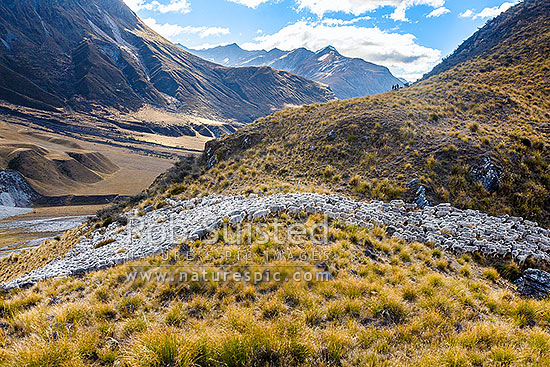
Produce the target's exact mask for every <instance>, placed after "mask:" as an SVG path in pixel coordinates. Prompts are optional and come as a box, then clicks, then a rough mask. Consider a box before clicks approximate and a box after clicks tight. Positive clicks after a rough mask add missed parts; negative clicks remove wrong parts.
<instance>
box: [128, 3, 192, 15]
mask: <svg viewBox="0 0 550 367" xmlns="http://www.w3.org/2000/svg"><path fill="white" fill-rule="evenodd" d="M124 1H125V2H126V5H128V7H129V8H130V9H132V10H133V11H136V12H137V11H139V10H151V11H158V12H159V13H171V12H174V13H181V14H185V13H189V12H190V11H191V5H190V4H189V2H188V0H170V1H169V2H168V3H160V2H159V1H157V0H153V1H150V2H148V1H146V0H124Z"/></svg>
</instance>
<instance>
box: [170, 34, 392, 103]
mask: <svg viewBox="0 0 550 367" xmlns="http://www.w3.org/2000/svg"><path fill="white" fill-rule="evenodd" d="M180 46H181V45H180ZM181 47H183V48H184V49H185V50H187V51H189V52H191V53H193V54H195V55H197V56H199V57H202V58H204V59H206V60H210V61H212V62H215V63H218V64H220V65H225V66H236V67H244V66H261V65H264V66H270V67H273V68H275V69H279V70H286V71H289V72H291V73H294V74H297V75H300V76H302V77H304V78H307V79H311V80H315V81H317V82H320V83H324V84H327V85H328V86H330V88H331V90H332V91H333V92H334V94H335V95H336V97H338V98H339V99H349V98H354V97H364V96H367V95H373V94H378V93H384V92H387V91H390V90H392V86H394V85H400V86H403V82H402V81H401V80H399V79H398V78H396V77H394V76H393V75H392V74H391V72H390V71H389V70H388V68H386V67H383V66H380V65H376V64H373V63H370V62H366V61H365V60H362V59H359V58H349V57H344V56H342V55H341V54H340V53H339V52H338V51H337V50H336V49H335V48H334V47H332V46H327V47H326V48H324V49H322V50H319V51H317V52H312V51H309V50H307V49H305V48H298V49H296V50H293V51H281V50H279V49H273V50H271V51H265V50H259V51H246V50H243V49H242V48H240V47H239V46H238V45H237V44H232V45H228V46H218V47H214V48H211V49H204V50H193V49H188V48H185V47H184V46H181Z"/></svg>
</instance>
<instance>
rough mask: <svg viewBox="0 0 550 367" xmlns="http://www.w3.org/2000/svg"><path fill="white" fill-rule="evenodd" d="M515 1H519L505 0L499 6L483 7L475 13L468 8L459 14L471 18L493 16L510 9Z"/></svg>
mask: <svg viewBox="0 0 550 367" xmlns="http://www.w3.org/2000/svg"><path fill="white" fill-rule="evenodd" d="M517 3H519V1H514V2H505V3H503V4H502V5H500V6H495V7H493V8H485V9H483V10H482V11H480V12H479V13H475V12H474V11H473V10H471V9H468V10H466V11H465V12H464V13H462V14H460V16H461V17H462V18H472V19H479V18H494V17H496V16H497V15H500V14H501V13H504V12H505V11H506V10H508V9H510V8H511V7H512V6H514V5H516V4H517Z"/></svg>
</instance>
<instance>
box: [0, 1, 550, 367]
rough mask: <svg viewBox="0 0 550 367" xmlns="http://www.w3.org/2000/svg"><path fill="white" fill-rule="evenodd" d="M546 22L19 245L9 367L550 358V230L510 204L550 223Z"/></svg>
mask: <svg viewBox="0 0 550 367" xmlns="http://www.w3.org/2000/svg"><path fill="white" fill-rule="evenodd" d="M549 16H550V14H549V13H548V4H547V1H545V0H526V1H525V2H523V3H521V4H520V5H518V6H516V7H514V8H512V9H511V10H510V11H508V12H507V13H506V14H504V15H502V16H501V17H499V18H497V19H496V20H495V21H496V22H497V24H501V26H496V27H495V28H494V32H495V33H497V34H498V36H500V35H501V34H506V33H507V32H508V33H509V34H518V32H519V33H523V32H525V31H526V30H527V29H529V28H531V27H536V29H538V31H539V32H538V33H537V35H536V36H535V38H534V39H521V40H518V42H519V43H513V44H510V43H508V42H507V40H508V39H507V38H506V39H504V40H502V42H501V44H499V45H496V46H495V47H493V48H492V50H491V53H489V54H487V53H484V54H478V56H471V57H468V58H466V59H465V61H463V62H461V63H458V64H456V66H454V67H452V68H450V69H448V70H446V71H442V72H441V73H439V74H434V75H433V76H431V77H430V78H428V79H426V80H424V81H422V82H421V83H418V84H415V85H414V86H413V87H411V88H407V89H402V90H400V91H394V92H391V93H387V94H384V95H380V96H375V97H369V98H362V99H355V100H350V101H344V102H333V103H329V104H324V105H314V106H308V107H304V108H300V109H293V110H285V111H282V112H279V113H276V114H274V115H272V116H270V117H268V118H264V119H261V120H259V121H257V122H256V123H254V124H251V125H249V126H247V127H245V128H243V129H241V130H239V131H238V132H236V133H235V134H233V135H231V136H229V137H226V138H224V139H222V140H217V141H213V142H212V143H210V144H207V147H206V150H205V153H204V156H203V159H202V161H200V162H199V161H198V160H196V159H193V158H188V159H186V160H182V161H181V162H180V163H178V164H177V165H176V166H175V167H174V168H173V169H172V170H170V171H168V172H167V173H166V174H165V175H163V176H162V177H160V178H159V179H158V180H157V182H156V188H157V191H154V190H151V192H150V193H149V194H150V195H149V196H147V195H141V196H139V197H136V198H134V199H133V200H132V201H129V202H128V203H123V204H120V205H119V206H118V207H113V208H111V209H108V210H103V211H101V212H100V213H98V217H99V218H98V220H96V221H93V222H89V223H87V224H85V225H83V226H81V227H80V228H78V229H75V230H72V231H69V232H67V233H66V234H64V235H62V236H59V237H56V238H53V239H51V240H48V241H46V242H45V243H44V244H43V245H42V246H40V247H39V248H37V249H36V250H34V251H25V252H22V253H21V254H18V255H12V256H9V257H5V258H1V259H0V281H1V282H2V286H3V287H5V290H6V291H5V292H2V293H0V366H70V367H72V366H75V367H76V366H103V365H106V366H132V367H135V366H142V367H159V366H178V367H195V366H213V367H227V366H242V367H245V366H246V367H248V366H250V367H252V366H281V367H282V366H285V367H286V366H311V367H313V366H327V367H328V366H383V367H390V366H391V367H394V366H397V367H405V366H426V367H428V366H429V367H441V366H449V367H450V366H453V367H457V366H460V367H477V366H487V367H497V366H498V367H502V366H511V367H523V366H540V367H542V366H548V365H550V342H549V341H550V298H548V297H550V274H548V273H546V272H544V271H541V270H540V269H539V270H537V269H533V268H531V269H527V268H529V267H532V266H537V267H539V268H545V269H546V270H548V269H549V268H550V247H549V245H550V243H549V238H550V230H548V229H545V228H541V227H539V226H537V225H536V224H535V223H533V222H531V221H528V220H525V219H522V218H517V217H511V216H506V215H504V216H500V214H503V213H505V212H511V213H519V214H522V215H525V216H528V217H529V218H532V219H537V220H539V221H540V222H541V223H543V224H544V225H545V226H548V225H549V223H548V193H549V188H550V187H549V185H550V180H549V178H550V172H549V168H548V163H549V162H548V159H549V156H550V155H549V154H548V153H549V151H548V146H547V145H548V144H547V142H548V141H549V136H548V134H549V131H548V128H549V118H550V116H549V115H548V111H549V108H550V106H549V100H548V91H549V89H550V88H549V86H548V80H549V78H548V76H549V75H548V73H549V70H550V65H549V64H548V57H547V56H548V54H549V45H550V42H549V35H550V32H549V27H550V26H549V24H550V22H549V21H548V20H549ZM509 17H511V19H513V20H515V21H513V22H503V23H498V22H501V21H503V20H505V19H508V18H509ZM510 27H511V28H510ZM497 34H492V33H489V34H487V37H497ZM523 34H528V33H523ZM540 35H542V36H540ZM474 37H475V36H474ZM474 51H475V50H474ZM473 54H475V52H473ZM510 56H512V58H511V59H510ZM509 60H512V61H511V62H509ZM489 66H491V67H492V68H488V67H489ZM480 70H483V71H480ZM289 191H321V192H322V191H325V192H328V193H331V195H317V194H311V193H288V192H289ZM338 191H339V192H342V193H344V194H345V195H344V196H346V197H344V196H342V195H335V194H334V192H338ZM216 192H217V193H230V192H233V193H238V194H239V195H234V196H221V195H212V193H216ZM285 192H286V193H285ZM270 193H277V194H276V195H266V194H270ZM206 194H210V195H206ZM349 196H356V197H359V198H360V199H366V198H382V199H384V200H385V201H388V200H390V199H393V198H399V197H405V198H406V199H407V200H416V201H417V204H418V205H414V204H408V203H405V202H403V201H400V200H395V201H392V202H381V201H371V202H367V201H365V200H359V201H358V200H353V199H350V198H349ZM427 200H429V201H431V202H432V203H434V202H435V201H447V200H451V201H453V202H454V203H455V204H456V205H458V206H461V207H463V208H471V207H475V208H481V209H484V210H487V211H489V212H494V213H498V214H499V216H490V215H487V214H486V213H483V212H479V211H476V210H460V209H456V208H453V207H452V206H450V205H448V204H441V205H437V206H435V207H426V204H427V202H426V201H427ZM418 206H420V207H423V206H424V207H423V208H419V207H418ZM13 286H21V287H29V289H13V290H9V289H11V287H13Z"/></svg>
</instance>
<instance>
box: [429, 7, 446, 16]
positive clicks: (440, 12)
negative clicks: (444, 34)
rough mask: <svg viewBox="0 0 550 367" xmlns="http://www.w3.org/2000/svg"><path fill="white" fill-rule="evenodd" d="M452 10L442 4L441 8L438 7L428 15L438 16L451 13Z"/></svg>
mask: <svg viewBox="0 0 550 367" xmlns="http://www.w3.org/2000/svg"><path fill="white" fill-rule="evenodd" d="M450 12H451V11H450V10H449V9H447V8H446V7H444V6H442V7H441V8H437V9H435V10H433V11H432V12H431V13H430V14H428V15H426V17H427V18H438V17H440V16H442V15H445V14H449V13H450Z"/></svg>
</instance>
